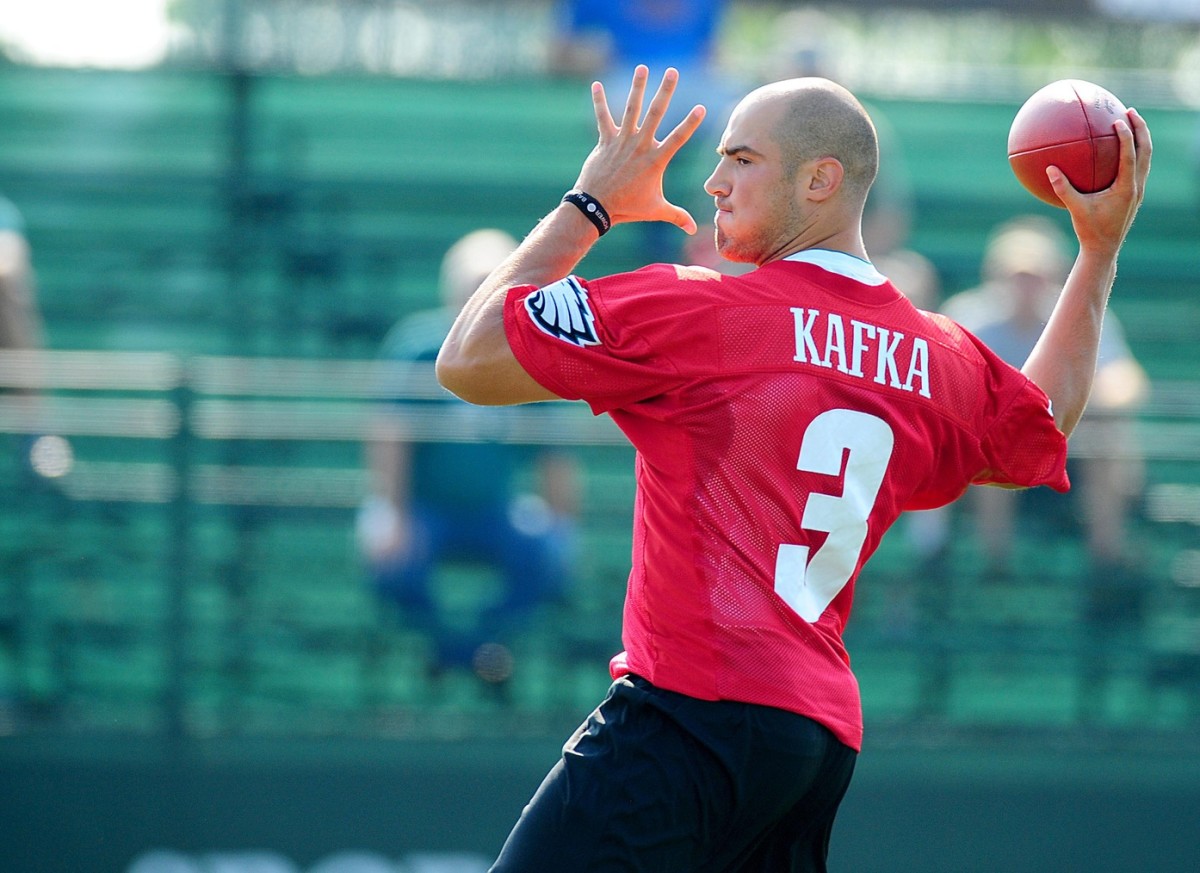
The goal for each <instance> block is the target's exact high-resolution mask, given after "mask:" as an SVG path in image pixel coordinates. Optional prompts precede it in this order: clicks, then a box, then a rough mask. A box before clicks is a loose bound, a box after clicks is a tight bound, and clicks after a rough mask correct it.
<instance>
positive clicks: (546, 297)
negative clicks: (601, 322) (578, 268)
mask: <svg viewBox="0 0 1200 873" xmlns="http://www.w3.org/2000/svg"><path fill="white" fill-rule="evenodd" d="M525 311H526V312H528V313H529V317H530V318H531V319H533V323H534V324H536V325H537V326H538V329H539V330H541V331H542V332H543V333H547V334H549V335H550V336H552V337H555V338H556V339H560V340H562V341H563V342H567V343H570V344H571V345H574V346H579V347H580V348H582V347H584V346H598V345H600V338H599V337H598V336H597V335H596V327H595V322H596V318H595V316H594V315H593V314H592V307H591V306H590V304H589V303H588V294H587V291H586V290H584V288H583V286H582V285H580V284H579V282H578V281H576V280H575V278H574V277H572V276H568V277H567V278H565V279H560V280H559V281H557V282H554V283H552V284H550V285H546V286H545V287H544V288H539V289H538V290H537V291H535V292H533V293H532V294H530V295H529V296H528V297H526V298H525Z"/></svg>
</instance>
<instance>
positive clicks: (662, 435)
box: [505, 252, 1069, 750]
mask: <svg viewBox="0 0 1200 873" xmlns="http://www.w3.org/2000/svg"><path fill="white" fill-rule="evenodd" d="M505 330H506V333H507V336H508V340H509V344H510V346H511V347H512V350H513V353H514V354H515V356H516V357H517V359H518V360H519V361H520V363H521V364H522V366H523V367H524V368H525V369H526V370H527V371H528V372H529V373H530V374H531V375H532V376H533V377H534V378H535V379H536V380H537V381H538V382H539V383H540V384H542V385H543V386H544V387H546V388H548V389H549V390H550V391H553V392H554V393H555V394H557V395H559V396H561V397H564V398H567V399H582V400H585V401H586V402H588V403H589V404H590V406H591V407H592V410H593V411H594V412H595V413H597V414H601V413H607V414H608V415H610V416H611V417H612V419H613V420H614V422H615V423H616V424H617V425H618V426H619V427H620V428H621V429H622V431H623V432H624V433H625V434H626V436H627V437H628V438H629V440H630V441H631V443H632V444H633V446H634V447H635V448H636V450H637V454H636V460H635V475H636V480H637V491H636V497H635V503H634V520H633V554H632V568H631V572H630V576H629V582H628V588H627V592H626V601H625V609H624V623H623V632H622V642H623V645H624V647H625V651H624V652H623V653H622V654H621V655H618V656H617V657H616V658H614V660H613V664H612V671H613V675H614V677H615V676H619V675H623V674H625V673H634V674H637V675H640V676H643V677H645V678H646V679H648V680H649V681H651V682H652V683H654V684H655V685H657V686H659V687H662V688H667V689H670V690H673V691H677V692H680V693H683V694H688V695H691V696H694V697H697V698H700V699H707V700H719V699H723V700H739V701H744V702H748V703H757V704H764V705H768V706H775V707H779V708H781V709H787V710H790V711H793V712H797V713H799V714H801V715H805V716H808V717H810V718H813V719H815V720H816V721H819V722H821V723H822V724H824V725H826V726H827V727H829V728H830V729H831V730H832V731H833V732H834V733H835V734H836V735H837V736H838V738H839V739H840V740H841V741H842V742H844V743H845V744H847V745H849V746H851V747H852V748H854V749H856V750H858V749H860V748H861V745H862V734H863V725H862V710H861V703H860V699H859V691H858V685H857V682H856V680H855V678H854V675H853V673H852V672H851V669H850V661H849V657H848V655H847V653H846V650H845V647H844V645H843V642H842V632H843V629H844V628H845V625H846V622H847V620H848V619H849V617H850V611H851V603H852V600H853V596H854V587H855V582H856V579H857V577H858V574H859V571H860V570H861V568H862V566H863V564H864V563H865V562H866V560H867V559H868V558H869V556H870V555H871V553H872V552H873V551H874V550H875V548H876V547H877V546H878V544H879V541H880V538H881V537H882V536H883V534H884V532H885V531H886V530H887V528H888V527H889V526H890V525H891V524H892V523H893V522H894V521H895V520H896V518H897V517H898V516H899V514H900V513H901V512H902V511H904V510H907V509H928V508H933V507H936V506H940V505H943V504H945V503H948V502H950V501H951V500H953V499H954V498H956V497H958V496H959V495H960V494H961V493H962V492H963V491H964V490H965V489H966V487H967V486H968V484H970V483H972V482H975V483H993V482H994V483H1011V484H1015V485H1025V486H1033V485H1041V484H1047V485H1050V486H1051V487H1053V488H1055V489H1057V490H1066V489H1067V488H1068V487H1069V483H1068V481H1067V476H1066V470H1065V463H1066V439H1065V437H1064V436H1063V435H1062V434H1061V433H1060V432H1059V431H1058V430H1057V428H1056V427H1055V425H1054V421H1053V417H1052V416H1051V414H1050V412H1049V403H1048V400H1047V398H1046V396H1045V394H1044V393H1043V392H1042V391H1041V390H1040V389H1039V388H1037V386H1035V385H1034V384H1033V383H1032V382H1030V381H1029V380H1028V379H1027V378H1026V377H1025V376H1024V375H1022V374H1021V373H1020V372H1019V371H1018V370H1016V369H1015V368H1013V367H1011V366H1009V365H1008V364H1006V363H1004V362H1003V361H1001V360H1000V359H999V358H998V357H997V356H996V355H994V354H993V353H992V352H991V351H989V350H988V349H987V348H986V347H985V346H984V345H982V344H981V343H979V342H978V341H977V340H976V339H975V338H974V337H972V336H971V335H970V334H969V333H968V332H966V331H965V330H963V329H962V328H960V327H958V326H957V325H955V324H954V323H953V322H950V321H949V320H948V319H945V318H943V317H941V316H937V315H932V314H929V313H925V312H921V311H919V310H917V309H915V308H914V307H913V306H912V304H911V303H910V302H909V301H908V300H907V299H906V298H904V297H903V295H901V294H900V293H899V292H898V291H897V290H896V289H895V288H894V287H893V286H892V285H891V284H890V283H889V282H887V281H886V280H885V279H884V278H883V277H882V276H879V274H878V273H875V272H874V268H873V267H870V265H869V264H867V263H866V262H864V261H860V260H858V259H856V258H852V257H851V256H849V255H843V254H840V253H832V252H807V253H800V254H799V255H797V256H793V257H792V258H790V259H785V260H782V261H775V262H771V263H769V264H766V265H764V266H762V267H760V268H758V269H757V270H754V271H752V272H750V273H748V274H746V275H743V276H736V277H735V276H725V275H722V274H719V273H715V272H713V271H710V270H705V269H703V268H697V267H681V266H676V265H665V264H658V265H652V266H649V267H646V268H643V269H641V270H638V271H635V272H632V273H625V274H619V275H615V276H610V277H606V278H602V279H597V280H593V281H586V280H583V279H580V278H577V277H570V278H568V279H565V280H562V281H561V282H559V283H555V284H554V285H552V286H547V287H546V288H543V289H536V288H531V287H518V288H514V289H511V290H510V292H509V295H508V299H507V301H506V307H505Z"/></svg>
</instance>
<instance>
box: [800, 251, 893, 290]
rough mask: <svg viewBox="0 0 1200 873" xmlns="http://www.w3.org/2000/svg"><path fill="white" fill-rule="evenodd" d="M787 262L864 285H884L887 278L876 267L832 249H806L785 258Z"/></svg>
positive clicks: (868, 262)
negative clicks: (816, 267) (809, 266)
mask: <svg viewBox="0 0 1200 873" xmlns="http://www.w3.org/2000/svg"><path fill="white" fill-rule="evenodd" d="M784 260H785V261H796V262H797V263H801V264H815V265H816V266H818V267H820V268H821V269H822V270H828V271H829V272H830V273H837V274H838V275H840V276H845V277H846V278H848V279H854V280H855V281H856V282H862V283H863V284H864V285H882V284H883V283H884V282H886V281H887V278H886V277H885V276H884V275H883V274H882V273H880V272H879V271H878V270H876V269H875V265H874V264H872V263H871V262H870V261H864V260H863V259H862V258H856V257H854V255H848V254H846V253H845V252H835V251H833V250H832V249H805V250H804V251H800V252H795V253H794V254H790V255H788V256H787V257H786V258H784Z"/></svg>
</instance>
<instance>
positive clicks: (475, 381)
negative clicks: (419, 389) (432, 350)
mask: <svg viewBox="0 0 1200 873" xmlns="http://www.w3.org/2000/svg"><path fill="white" fill-rule="evenodd" d="M434 373H435V374H436V375H437V380H438V384H439V385H441V386H442V387H443V388H445V389H446V390H447V391H449V392H450V393H451V394H453V395H454V396H456V397H459V398H462V399H463V400H465V401H467V402H468V403H479V402H481V401H480V400H477V399H476V396H477V394H478V392H479V381H480V380H479V373H478V368H477V367H476V366H475V365H474V364H473V363H472V361H471V359H470V358H469V357H468V356H467V355H465V354H463V352H462V349H461V348H460V347H459V346H458V345H457V344H454V343H450V342H447V343H445V344H444V345H443V346H442V348H441V349H440V350H439V351H438V356H437V361H436V363H435V364H434Z"/></svg>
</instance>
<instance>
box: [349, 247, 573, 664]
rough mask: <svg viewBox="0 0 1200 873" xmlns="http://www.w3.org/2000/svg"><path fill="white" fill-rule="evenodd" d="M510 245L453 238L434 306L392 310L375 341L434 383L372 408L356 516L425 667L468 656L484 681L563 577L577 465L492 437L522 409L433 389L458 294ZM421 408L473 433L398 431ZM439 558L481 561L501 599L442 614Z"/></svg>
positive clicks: (368, 555) (364, 544)
mask: <svg viewBox="0 0 1200 873" xmlns="http://www.w3.org/2000/svg"><path fill="white" fill-rule="evenodd" d="M515 247H516V241H515V240H514V239H512V238H511V237H510V236H508V235H507V234H505V233H502V232H500V231H498V230H479V231H475V232H473V233H470V234H468V235H467V236H465V237H463V238H462V239H461V240H459V241H458V242H457V243H455V244H454V245H453V246H452V247H451V248H450V249H449V250H448V251H447V252H446V255H445V257H444V259H443V262H442V271H441V279H440V286H441V288H440V290H441V295H442V304H443V305H442V307H440V308H437V309H432V310H429V311H426V312H420V313H416V314H414V315H411V316H409V317H408V318H406V319H404V320H402V321H401V322H400V323H399V324H397V325H396V326H395V327H394V328H393V329H392V331H391V332H390V333H389V335H388V337H387V339H386V340H385V341H384V345H383V350H382V358H383V360H384V361H385V362H392V363H414V364H417V365H418V366H420V365H426V367H425V368H423V370H422V371H423V372H425V373H426V374H427V376H428V379H427V380H423V383H422V384H428V385H429V386H432V388H433V390H434V391H435V392H436V393H434V394H432V395H430V397H428V398H408V399H405V400H402V399H400V398H397V401H396V402H395V404H394V405H392V406H391V408H389V409H387V410H384V411H381V413H380V414H379V415H378V416H377V417H376V420H375V422H374V424H373V426H372V432H371V435H370V439H369V441H368V444H367V447H366V450H367V458H368V463H369V467H370V482H371V494H370V496H369V497H368V498H367V500H366V501H365V502H364V504H363V507H362V510H361V511H360V514H359V520H358V539H359V543H360V547H361V549H362V552H363V555H364V557H365V559H366V560H367V562H368V565H369V568H370V573H371V579H372V582H373V584H374V586H375V589H376V591H377V593H378V594H379V596H380V597H382V598H383V599H385V600H386V601H388V602H390V603H392V604H394V605H396V606H397V607H399V608H400V611H401V614H402V616H403V618H404V619H405V620H406V621H408V622H410V623H411V624H412V625H413V626H415V627H418V628H420V629H421V630H423V631H425V632H427V633H428V634H429V635H430V637H431V640H432V641H433V644H434V645H435V647H436V654H435V658H436V662H435V664H434V665H432V666H433V668H434V670H435V672H437V671H439V670H441V669H443V668H457V667H466V666H470V667H472V668H473V669H474V670H475V672H476V673H477V674H478V675H479V677H480V678H481V679H484V680H485V681H489V682H493V683H500V682H503V681H505V680H506V679H507V678H508V676H509V674H510V673H511V670H512V655H511V653H510V651H509V650H508V648H507V647H506V646H505V645H504V644H503V642H502V640H503V639H504V638H505V636H506V635H507V633H508V632H510V631H511V630H512V629H514V628H515V627H517V626H518V625H519V624H520V622H521V621H522V620H523V619H525V618H526V617H527V616H528V614H529V613H530V612H531V611H532V609H533V608H534V607H535V606H537V605H538V604H540V603H543V602H546V601H548V600H552V599H554V598H556V597H558V596H560V595H561V594H562V593H563V592H564V590H565V588H566V586H567V585H568V583H569V579H570V574H571V568H572V558H573V555H572V551H573V545H574V538H575V514H576V492H577V480H576V466H575V463H574V461H573V459H571V458H570V457H569V456H568V455H565V454H564V453H562V452H555V451H549V450H541V449H535V448H530V447H521V446H515V445H512V444H507V443H504V442H502V441H501V440H502V438H503V435H504V429H505V427H506V423H507V422H508V421H510V420H511V418H510V417H511V416H513V415H514V414H516V415H520V414H521V411H520V410H511V409H484V408H480V407H473V406H470V405H468V404H466V403H463V402H462V401H460V400H458V399H457V398H455V397H453V396H452V395H450V394H449V393H446V392H443V391H441V389H440V388H438V387H437V385H436V382H435V381H434V379H433V362H434V360H435V358H436V357H437V352H438V349H439V348H440V347H441V344H442V341H443V340H444V339H445V336H446V333H447V332H448V331H449V329H450V325H451V323H452V322H453V320H454V316H455V315H457V313H458V312H459V310H460V309H461V308H462V304H463V302H464V301H465V300H466V299H467V298H468V297H469V296H470V294H471V292H472V291H474V290H475V288H476V287H478V285H479V284H480V283H481V282H482V281H483V279H484V278H485V277H486V276H487V274H488V273H490V272H491V271H492V269H493V268H494V267H495V266H496V265H497V264H499V262H500V261H501V260H503V259H504V258H505V257H506V256H507V255H508V254H509V253H510V252H511V251H512V250H513V249H514V248H515ZM430 411H433V412H434V413H435V416H436V419H437V420H438V421H439V422H441V423H442V424H443V425H449V423H451V422H457V423H458V424H459V425H461V426H462V428H463V429H464V430H469V431H471V432H472V434H470V435H468V434H465V433H463V434H462V435H463V436H465V437H466V439H467V441H463V442H431V441H427V440H424V441H420V440H415V439H410V438H409V437H408V436H406V430H407V429H408V425H407V424H406V422H407V421H408V420H409V419H408V417H409V416H411V417H414V418H415V417H420V416H421V413H422V412H424V413H426V414H427V415H426V417H427V418H428V413H429V412H430ZM481 428H482V429H483V431H484V433H485V434H486V437H482V438H481V437H480V429H481ZM460 433H462V431H459V430H456V432H455V435H456V436H457V435H459V434H460ZM472 436H473V437H475V438H472ZM527 468H533V470H534V472H535V475H534V477H533V478H534V480H535V481H536V484H537V493H525V494H523V493H519V492H518V486H517V481H518V478H519V477H521V476H522V475H523V474H524V473H526V472H527ZM445 562H467V563H472V564H476V565H479V564H482V565H484V566H486V567H487V568H488V569H490V570H493V571H495V572H496V573H497V574H498V575H499V577H500V579H501V581H502V587H503V592H502V594H501V595H500V597H499V599H498V600H497V601H496V602H494V603H487V604H483V605H482V606H481V607H480V609H479V611H478V613H476V614H475V615H473V616H472V620H471V623H470V624H469V625H468V626H466V627H463V626H461V624H460V623H459V622H455V621H453V620H450V618H449V617H448V616H447V615H446V614H445V610H444V609H443V608H442V606H441V604H440V603H439V597H438V593H437V591H436V586H435V573H436V571H437V569H438V567H439V565H441V564H443V563H445Z"/></svg>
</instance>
